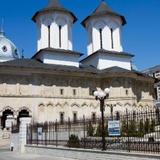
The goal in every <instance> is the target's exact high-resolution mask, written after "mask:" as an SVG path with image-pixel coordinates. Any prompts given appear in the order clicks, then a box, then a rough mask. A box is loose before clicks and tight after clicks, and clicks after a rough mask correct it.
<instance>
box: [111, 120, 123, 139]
mask: <svg viewBox="0 0 160 160" xmlns="http://www.w3.org/2000/svg"><path fill="white" fill-rule="evenodd" d="M108 132H109V136H114V137H116V136H120V135H121V133H120V121H108Z"/></svg>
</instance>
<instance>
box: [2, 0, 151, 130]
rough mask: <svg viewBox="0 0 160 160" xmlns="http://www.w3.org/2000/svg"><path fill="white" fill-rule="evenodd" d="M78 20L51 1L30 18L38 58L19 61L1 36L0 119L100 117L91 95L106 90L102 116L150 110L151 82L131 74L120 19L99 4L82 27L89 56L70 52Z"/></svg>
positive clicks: (40, 119) (122, 18) (104, 5)
mask: <svg viewBox="0 0 160 160" xmlns="http://www.w3.org/2000/svg"><path fill="white" fill-rule="evenodd" d="M76 20H77V18H76V16H75V15H74V14H73V13H72V12H71V11H69V10H67V9H65V8H64V7H62V5H60V3H59V1H58V0H50V1H49V4H48V5H47V7H45V8H44V9H42V10H40V11H38V12H36V13H35V15H34V16H33V21H34V22H35V23H36V25H37V26H38V39H37V53H35V55H33V57H32V58H31V59H23V58H20V55H19V52H18V50H17V49H16V47H15V45H14V44H13V43H12V42H11V41H9V40H8V39H7V38H6V37H5V35H4V33H1V34H0V56H1V57H0V61H1V63H0V117H1V118H0V120H1V123H0V124H1V125H2V127H3V128H4V127H5V121H6V117H7V116H8V115H13V117H14V118H15V120H17V122H19V118H20V117H24V116H25V117H26V116H31V117H32V120H34V121H38V122H45V121H55V120H56V119H57V120H58V121H59V120H60V121H64V120H67V119H68V118H69V117H70V118H71V119H74V120H76V119H79V118H82V117H83V115H85V116H86V117H88V118H91V117H96V116H99V115H100V109H99V102H98V101H96V100H95V98H94V96H93V91H95V90H96V89H97V88H98V89H99V88H101V89H104V88H106V87H108V88H110V94H109V98H108V99H107V100H106V102H105V107H106V110H105V114H106V115H107V114H110V112H111V108H112V109H113V111H114V114H123V113H124V112H125V111H126V109H128V110H141V109H148V108H153V99H154V97H153V96H154V89H153V85H154V79H153V78H151V77H149V76H146V75H144V74H143V73H140V72H137V71H135V70H133V69H132V58H133V55H132V54H128V53H125V52H124V51H123V47H122V42H121V29H122V27H123V25H125V24H126V20H125V18H124V16H122V15H120V14H118V13H116V12H114V11H112V9H110V8H109V7H108V6H107V4H106V3H105V2H104V1H102V2H101V3H100V5H99V6H98V8H97V9H96V10H95V11H94V12H93V13H92V14H91V15H90V16H88V17H87V18H86V19H85V20H84V21H83V22H82V25H83V26H84V27H85V28H86V30H87V31H88V46H87V49H88V53H87V55H86V56H85V57H84V56H82V54H81V53H78V52H75V51H73V43H72V26H73V24H74V22H76Z"/></svg>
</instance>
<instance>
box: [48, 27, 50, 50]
mask: <svg viewBox="0 0 160 160" xmlns="http://www.w3.org/2000/svg"><path fill="white" fill-rule="evenodd" d="M50 40H51V26H48V47H49V48H50V46H51V44H50Z"/></svg>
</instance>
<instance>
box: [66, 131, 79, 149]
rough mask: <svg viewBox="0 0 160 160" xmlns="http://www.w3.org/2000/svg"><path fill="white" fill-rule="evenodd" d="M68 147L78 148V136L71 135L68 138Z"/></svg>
mask: <svg viewBox="0 0 160 160" xmlns="http://www.w3.org/2000/svg"><path fill="white" fill-rule="evenodd" d="M68 147H73V148H79V147H80V140H79V138H78V136H76V135H73V134H72V135H71V136H70V137H69V140H68Z"/></svg>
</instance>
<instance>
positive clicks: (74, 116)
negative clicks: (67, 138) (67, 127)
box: [73, 112, 77, 123]
mask: <svg viewBox="0 0 160 160" xmlns="http://www.w3.org/2000/svg"><path fill="white" fill-rule="evenodd" d="M73 122H74V123H76V122H77V112H74V113H73Z"/></svg>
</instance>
